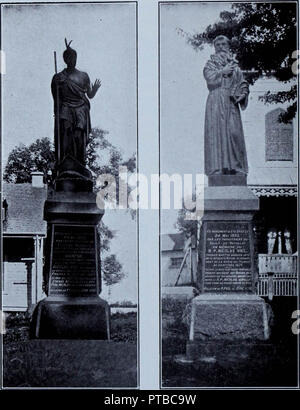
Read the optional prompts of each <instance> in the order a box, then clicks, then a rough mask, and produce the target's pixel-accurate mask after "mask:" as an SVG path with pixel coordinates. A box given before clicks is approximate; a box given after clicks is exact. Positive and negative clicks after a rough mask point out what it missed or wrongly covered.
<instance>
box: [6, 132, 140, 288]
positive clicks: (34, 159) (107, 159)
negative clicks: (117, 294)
mask: <svg viewBox="0 0 300 410" xmlns="http://www.w3.org/2000/svg"><path fill="white" fill-rule="evenodd" d="M107 135H108V132H107V131H104V130H102V129H99V128H93V129H92V131H91V134H90V136H89V145H88V147H87V167H88V168H89V169H90V171H91V172H92V174H93V179H94V182H95V181H96V178H97V176H98V175H100V174H102V173H109V174H111V175H114V176H115V178H116V181H118V174H119V167H120V166H126V167H127V168H128V172H134V170H135V167H136V159H135V154H133V155H132V156H131V157H130V158H128V159H126V160H124V159H123V156H122V153H121V152H120V150H118V149H117V148H116V147H115V146H114V145H112V144H111V143H110V142H109V141H108V140H107ZM54 167H55V153H54V146H53V144H52V143H51V141H50V139H49V138H42V139H37V140H36V141H35V142H33V143H32V144H30V145H29V146H25V145H24V144H20V145H19V146H17V147H15V148H14V149H13V150H12V151H11V153H10V154H9V156H8V160H7V164H6V167H5V170H4V175H3V179H4V181H6V182H12V183H16V184H19V183H26V182H27V183H28V182H31V173H32V172H33V171H40V172H42V173H43V174H44V180H45V182H46V183H47V184H48V185H49V186H51V185H52V183H53V175H54ZM98 228H99V233H100V238H101V256H102V258H101V259H102V262H101V263H102V275H103V280H104V282H105V284H107V285H108V286H110V285H113V284H115V283H117V282H119V281H120V280H121V279H122V278H124V276H125V272H124V271H123V267H122V265H121V263H120V262H119V261H118V260H117V257H116V255H114V254H110V241H111V240H112V239H113V238H114V234H113V232H112V231H111V230H110V229H109V228H108V226H107V225H105V224H104V223H103V221H102V220H101V222H100V224H99V227H98Z"/></svg>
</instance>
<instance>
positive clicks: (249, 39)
mask: <svg viewBox="0 0 300 410" xmlns="http://www.w3.org/2000/svg"><path fill="white" fill-rule="evenodd" d="M231 9H232V10H231V11H223V12H221V13H220V18H219V20H218V21H217V22H216V23H214V24H212V25H209V26H208V27H207V28H206V30H205V31H204V32H202V33H196V34H193V35H191V34H189V33H185V32H183V31H182V30H180V29H179V32H180V33H181V34H183V35H184V36H185V37H186V38H187V42H188V43H189V44H190V45H191V46H192V47H193V48H194V49H195V50H202V49H203V46H204V44H212V43H213V40H214V38H215V37H216V36H218V35H225V36H227V37H228V38H229V39H231V49H232V51H233V52H234V53H235V54H236V57H237V60H238V61H239V64H240V66H241V68H242V70H247V71H252V73H248V75H247V74H246V78H247V80H248V81H249V82H250V83H251V84H253V83H254V82H255V81H256V80H257V79H258V78H259V77H261V76H262V75H265V76H270V75H272V76H274V77H275V78H276V79H277V80H279V81H282V82H286V83H290V84H291V85H290V89H289V90H288V91H284V92H279V93H271V92H270V91H269V92H267V93H266V94H265V95H262V96H260V99H261V100H263V101H264V102H265V103H278V102H280V103H284V102H288V103H289V106H288V108H287V109H286V111H285V112H284V113H283V114H281V116H280V120H281V121H283V122H289V121H290V120H291V119H292V118H294V117H295V115H296V111H297V85H296V82H295V79H296V74H297V73H296V72H295V70H292V66H293V64H295V56H294V55H293V52H294V51H295V50H296V49H297V19H296V16H297V5H296V4H295V3H285V2H282V3H234V4H232V8H231ZM293 80H294V81H293Z"/></svg>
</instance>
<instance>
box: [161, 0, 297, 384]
mask: <svg viewBox="0 0 300 410" xmlns="http://www.w3.org/2000/svg"><path fill="white" fill-rule="evenodd" d="M297 6H298V5H297V2H293V1H292V2H282V3H279V2H259V3H256V2H242V3H236V2H214V1H212V2H174V3H166V2H161V3H160V4H159V90H160V91H159V114H160V286H161V289H160V296H161V299H160V336H161V344H160V357H161V361H160V365H161V366H160V370H161V377H160V382H161V388H166V389H169V388H212V387H220V388H221V387H223V388H243V387H244V388H272V387H273V388H280V387H283V388H289V387H290V388H293V387H298V386H299V375H298V361H299V358H298V348H299V339H298V338H299V316H300V314H299V286H298V283H299V278H298V249H297V232H298V228H297V215H298V202H297V196H298V113H297V101H298V94H297V76H298V74H299V61H298V60H299V57H298V55H299V52H298V50H297V48H298V45H297V30H298V29H299V27H298V20H297V16H298V7H297Z"/></svg>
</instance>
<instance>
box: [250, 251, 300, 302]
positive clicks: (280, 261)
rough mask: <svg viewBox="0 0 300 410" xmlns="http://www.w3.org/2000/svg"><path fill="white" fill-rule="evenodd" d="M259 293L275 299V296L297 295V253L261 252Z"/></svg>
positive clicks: (259, 259)
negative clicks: (269, 253)
mask: <svg viewBox="0 0 300 410" xmlns="http://www.w3.org/2000/svg"><path fill="white" fill-rule="evenodd" d="M258 261H259V262H258V265H259V277H258V286H257V293H258V295H259V296H266V297H268V298H269V299H271V300H272V299H273V296H297V295H298V272H297V256H296V255H286V254H285V255H282V254H278V255H267V254H259V258H258Z"/></svg>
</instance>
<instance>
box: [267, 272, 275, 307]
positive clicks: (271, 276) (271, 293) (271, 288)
mask: <svg viewBox="0 0 300 410" xmlns="http://www.w3.org/2000/svg"><path fill="white" fill-rule="evenodd" d="M273 296H274V272H268V299H269V300H270V301H272V300H273Z"/></svg>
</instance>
